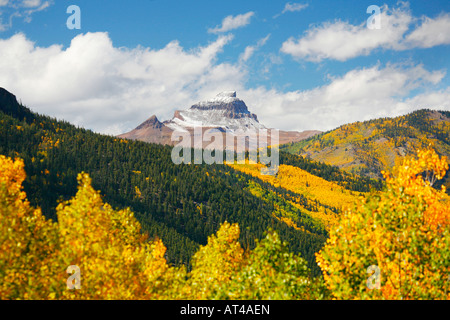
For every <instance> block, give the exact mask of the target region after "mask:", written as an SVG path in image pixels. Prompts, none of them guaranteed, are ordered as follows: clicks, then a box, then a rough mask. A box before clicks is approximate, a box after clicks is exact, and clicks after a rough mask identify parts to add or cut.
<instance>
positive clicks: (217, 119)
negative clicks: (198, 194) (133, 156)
mask: <svg viewBox="0 0 450 320" xmlns="http://www.w3.org/2000/svg"><path fill="white" fill-rule="evenodd" d="M150 119H153V120H152V121H149V120H150ZM155 119H157V117H156V115H153V116H151V117H150V118H149V119H147V120H146V121H144V122H143V123H141V124H140V125H138V126H137V127H136V128H135V129H133V130H131V131H129V132H126V133H123V134H120V135H118V136H117V137H119V138H125V139H131V140H140V141H145V142H152V143H160V144H167V145H175V144H176V143H177V141H172V139H171V136H172V134H173V133H174V132H183V133H189V134H190V136H191V138H192V137H193V136H194V130H195V128H199V127H201V128H202V133H204V132H206V131H208V130H215V132H221V133H223V134H225V133H227V134H231V135H233V136H236V137H242V136H245V135H247V134H249V133H250V132H254V133H255V134H256V138H257V139H259V131H260V130H268V131H269V136H270V129H268V128H266V127H265V126H264V125H263V124H261V123H260V122H259V121H258V117H257V115H256V114H254V113H251V112H250V111H249V110H248V107H247V105H246V104H245V102H244V101H243V100H241V99H239V98H238V97H237V95H236V91H224V92H221V93H219V94H217V95H216V96H215V97H214V98H211V99H208V100H205V101H200V102H197V103H195V104H193V105H192V106H191V107H190V108H189V109H186V110H176V111H175V112H174V116H173V117H172V119H169V120H165V121H163V122H160V121H159V120H158V121H157V122H156V121H155ZM278 132H279V143H278V144H284V143H289V142H295V141H301V140H303V139H306V138H308V137H311V136H313V135H316V134H319V133H320V132H321V131H318V130H307V131H302V132H299V131H284V130H278ZM192 140H193V139H191V141H192ZM269 140H270V142H269V144H270V145H273V143H272V141H271V139H269ZM223 141H225V139H223ZM191 146H193V144H191ZM213 146H214V148H219V149H224V148H225V145H223V144H222V145H221V144H220V143H219V144H218V143H215V144H214V145H213ZM208 147H211V146H210V144H208V143H206V142H204V143H203V148H208Z"/></svg>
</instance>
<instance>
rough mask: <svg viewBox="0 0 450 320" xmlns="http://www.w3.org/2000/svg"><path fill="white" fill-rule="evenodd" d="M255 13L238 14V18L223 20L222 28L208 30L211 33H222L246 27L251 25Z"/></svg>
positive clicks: (231, 17)
mask: <svg viewBox="0 0 450 320" xmlns="http://www.w3.org/2000/svg"><path fill="white" fill-rule="evenodd" d="M254 14H255V13H254V12H253V11H250V12H247V13H245V14H238V15H237V16H234V17H233V16H231V15H230V16H227V17H225V18H224V19H223V20H222V26H220V27H219V26H216V27H215V28H212V29H208V32H209V33H222V32H227V31H230V30H234V29H237V28H241V27H244V26H246V25H248V24H249V23H250V19H251V18H252V17H253V15H254Z"/></svg>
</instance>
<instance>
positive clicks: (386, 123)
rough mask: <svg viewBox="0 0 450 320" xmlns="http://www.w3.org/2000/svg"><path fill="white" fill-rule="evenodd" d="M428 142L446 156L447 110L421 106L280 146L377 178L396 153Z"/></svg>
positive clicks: (449, 136)
mask: <svg viewBox="0 0 450 320" xmlns="http://www.w3.org/2000/svg"><path fill="white" fill-rule="evenodd" d="M430 144H431V145H433V146H434V148H435V149H436V151H437V152H438V154H439V155H441V156H447V157H448V156H450V112H448V111H434V110H426V109H424V110H418V111H415V112H412V113H410V114H407V115H404V116H400V117H396V118H381V119H375V120H370V121H365V122H356V123H352V124H347V125H344V126H341V127H339V128H337V129H335V130H332V131H328V132H325V133H322V134H319V135H317V136H314V137H312V138H309V139H306V140H304V141H300V142H297V143H291V144H287V145H284V146H282V147H281V150H284V151H287V152H290V153H292V154H296V155H301V156H304V157H307V158H310V159H313V160H316V161H322V162H324V163H327V164H330V165H334V166H337V167H339V168H341V169H343V170H345V171H347V172H352V173H358V174H362V175H366V176H369V177H377V178H380V177H381V171H382V170H389V169H390V168H392V167H393V166H394V165H395V164H396V163H397V161H398V159H399V158H400V157H402V156H410V155H413V154H414V153H415V151H416V150H417V149H419V148H424V147H427V146H428V145H430ZM447 181H448V179H447ZM446 183H448V182H446Z"/></svg>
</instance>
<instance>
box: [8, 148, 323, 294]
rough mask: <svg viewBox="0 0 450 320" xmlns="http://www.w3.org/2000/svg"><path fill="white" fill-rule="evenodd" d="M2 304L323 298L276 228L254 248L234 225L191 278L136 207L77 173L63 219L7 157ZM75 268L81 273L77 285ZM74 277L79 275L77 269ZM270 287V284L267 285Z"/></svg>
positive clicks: (211, 245)
mask: <svg viewBox="0 0 450 320" xmlns="http://www.w3.org/2000/svg"><path fill="white" fill-rule="evenodd" d="M0 166H1V172H2V173H1V176H0V217H1V220H0V248H1V251H0V298H1V299H219V298H220V299H228V298H233V299H240V298H262V299H268V298H318V297H321V296H322V295H323V294H322V293H321V291H320V290H312V289H311V288H313V287H314V286H318V287H320V282H317V281H312V280H311V279H310V270H309V269H308V268H307V266H306V262H305V261H304V260H303V259H302V258H301V257H300V256H297V255H293V254H292V253H289V251H288V249H287V246H286V244H285V243H282V242H281V241H280V239H279V238H278V235H277V234H276V233H274V232H269V233H268V234H267V237H266V238H265V239H263V240H261V242H259V244H258V245H257V247H256V248H255V249H254V250H253V251H244V250H243V248H242V247H241V245H240V244H239V241H238V240H239V234H240V230H239V227H238V225H237V224H229V223H227V222H225V223H224V224H222V226H221V227H220V229H219V230H218V231H217V233H216V234H215V235H212V236H210V237H209V239H208V244H207V245H205V246H202V247H201V248H200V249H199V250H198V252H197V253H196V254H195V255H194V258H193V261H194V262H193V268H192V270H191V271H190V272H187V271H186V268H185V267H184V266H181V267H173V266H170V265H168V264H167V261H166V258H165V252H166V247H165V246H164V244H163V243H162V241H161V240H159V239H153V240H152V241H150V240H149V239H148V238H147V237H146V236H145V235H144V234H142V232H141V228H140V224H139V222H138V221H137V220H136V219H135V217H134V214H133V213H132V212H131V211H130V210H129V209H124V210H115V209H113V208H112V207H111V206H110V205H108V204H106V203H104V202H103V200H102V197H101V196H100V193H99V192H98V191H96V190H94V189H93V187H92V185H91V179H90V177H89V176H88V175H87V174H85V173H81V174H79V175H78V192H77V194H76V196H75V197H73V198H72V199H71V200H69V201H67V202H64V203H60V204H59V205H58V207H57V209H56V211H57V217H58V222H52V221H51V220H46V219H45V217H44V216H43V215H42V213H41V211H40V210H39V209H34V208H32V207H31V206H30V204H29V202H28V201H27V199H26V194H25V193H24V192H23V190H22V182H23V180H24V179H25V172H24V164H23V161H21V160H19V159H17V160H12V159H10V158H6V157H4V156H0ZM69 266H77V267H78V268H79V270H80V272H81V274H80V283H79V285H80V287H79V289H76V288H75V289H69V288H68V286H69V284H72V285H73V284H75V283H76V280H74V282H72V280H71V279H69V276H71V275H72V273H71V272H69V273H67V272H66V271H67V270H68V267H69ZM69 271H70V269H69ZM261 283H264V285H260V284H261Z"/></svg>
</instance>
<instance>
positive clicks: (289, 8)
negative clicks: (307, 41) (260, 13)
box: [273, 2, 308, 19]
mask: <svg viewBox="0 0 450 320" xmlns="http://www.w3.org/2000/svg"><path fill="white" fill-rule="evenodd" d="M307 7H308V4H307V3H290V2H288V3H286V4H285V6H284V9H283V11H281V13H279V14H277V15H275V16H274V17H273V18H274V19H275V18H278V17H279V16H281V15H283V14H285V13H287V12H297V11H302V10H304V9H306V8H307Z"/></svg>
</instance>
